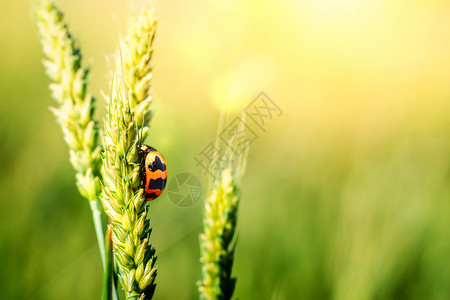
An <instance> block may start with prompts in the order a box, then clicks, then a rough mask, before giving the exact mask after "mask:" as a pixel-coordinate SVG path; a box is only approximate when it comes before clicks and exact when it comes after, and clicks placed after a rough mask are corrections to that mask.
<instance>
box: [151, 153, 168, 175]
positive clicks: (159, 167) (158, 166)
mask: <svg viewBox="0 0 450 300" xmlns="http://www.w3.org/2000/svg"><path fill="white" fill-rule="evenodd" d="M153 168H155V169H154V170H161V171H163V172H164V171H165V170H166V165H165V164H164V163H163V162H162V161H161V159H160V158H159V156H156V157H155V161H154V162H153Z"/></svg>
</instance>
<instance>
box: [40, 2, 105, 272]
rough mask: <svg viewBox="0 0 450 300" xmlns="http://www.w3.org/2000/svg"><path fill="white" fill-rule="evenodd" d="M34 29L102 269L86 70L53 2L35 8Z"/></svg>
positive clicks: (95, 133) (96, 153)
mask: <svg viewBox="0 0 450 300" xmlns="http://www.w3.org/2000/svg"><path fill="white" fill-rule="evenodd" d="M36 18H37V27H38V32H39V37H40V41H41V44H42V48H43V51H44V55H45V57H46V58H45V59H44V60H43V64H44V66H45V69H46V73H47V75H48V76H49V77H50V79H51V80H52V83H51V84H50V90H51V94H52V96H53V98H54V99H55V100H56V103H57V107H51V108H50V109H51V111H52V112H53V114H54V115H55V117H56V120H57V122H58V123H59V125H60V126H61V128H62V131H63V134H64V140H65V141H66V143H67V145H68V146H69V154H70V162H71V164H72V166H73V168H74V169H75V173H76V185H77V187H78V190H79V191H80V193H81V195H82V196H83V197H85V198H86V199H88V200H89V203H90V206H91V210H92V215H93V220H94V225H95V229H96V234H97V240H98V245H99V248H100V254H101V256H102V262H103V265H104V266H105V246H104V234H103V228H102V220H101V204H100V200H99V194H100V192H101V184H100V163H101V157H100V147H99V145H98V139H99V129H98V125H97V123H96V122H95V121H94V120H93V116H94V110H95V99H94V98H93V97H92V96H91V95H89V94H87V92H86V87H87V84H88V73H89V70H88V68H85V67H82V56H81V51H80V49H79V48H78V47H77V46H76V43H75V40H74V39H73V37H72V35H71V34H70V32H69V30H68V27H67V25H66V24H65V22H64V14H63V12H62V11H60V10H59V9H58V8H57V7H56V6H55V5H54V4H53V3H51V2H49V1H43V2H41V3H40V5H39V6H38V7H36Z"/></svg>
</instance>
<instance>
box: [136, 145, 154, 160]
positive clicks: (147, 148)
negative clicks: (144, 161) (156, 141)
mask: <svg viewBox="0 0 450 300" xmlns="http://www.w3.org/2000/svg"><path fill="white" fill-rule="evenodd" d="M138 151H139V156H140V157H141V158H144V157H145V156H146V155H147V154H148V153H150V152H153V151H156V150H155V149H154V148H152V147H150V146H147V145H139V146H138Z"/></svg>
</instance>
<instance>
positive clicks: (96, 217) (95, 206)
mask: <svg viewBox="0 0 450 300" xmlns="http://www.w3.org/2000/svg"><path fill="white" fill-rule="evenodd" d="M89 204H90V206H91V212H92V220H93V221H94V227H95V234H96V235H97V242H98V249H99V250H100V256H101V258H102V265H103V270H104V274H105V276H106V273H107V261H106V259H107V257H106V248H105V242H104V241H105V235H104V233H103V223H102V208H101V203H100V201H97V200H92V201H89ZM109 273H111V274H113V270H111V271H110V272H109ZM113 277H115V276H113ZM112 290H113V291H114V292H113V299H114V300H119V296H118V293H117V289H116V283H115V281H113V282H112Z"/></svg>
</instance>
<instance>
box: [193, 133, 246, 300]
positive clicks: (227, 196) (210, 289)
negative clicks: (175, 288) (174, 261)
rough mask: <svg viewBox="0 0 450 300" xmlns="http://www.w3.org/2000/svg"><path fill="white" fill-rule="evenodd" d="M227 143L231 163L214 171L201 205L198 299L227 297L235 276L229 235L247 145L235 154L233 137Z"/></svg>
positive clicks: (235, 219)
mask: <svg viewBox="0 0 450 300" xmlns="http://www.w3.org/2000/svg"><path fill="white" fill-rule="evenodd" d="M230 144H231V145H232V146H231V147H230V148H228V149H227V151H225V154H224V156H226V157H227V158H229V159H230V161H233V163H232V164H231V165H229V166H226V167H225V168H223V169H222V170H221V171H219V172H218V173H217V177H216V179H215V180H214V181H213V184H212V186H211V188H210V189H209V191H208V196H207V199H206V203H205V207H204V217H203V233H202V234H201V235H200V251H201V257H200V262H201V265H202V280H201V281H200V282H199V283H198V285H199V287H198V291H199V294H200V299H202V300H203V299H205V300H206V299H208V300H211V299H231V297H232V295H233V292H234V288H235V285H236V278H233V277H232V276H231V272H232V267H233V260H234V251H235V247H236V241H234V242H233V237H234V234H235V231H236V223H237V213H238V207H239V201H240V193H239V182H240V179H241V177H242V175H243V173H244V169H245V164H246V160H247V154H248V145H247V146H246V147H244V149H245V150H243V151H242V152H241V153H240V154H236V152H234V151H233V150H232V149H233V148H234V149H236V146H237V140H236V137H234V138H232V139H231V140H230ZM216 156H217V153H216Z"/></svg>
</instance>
